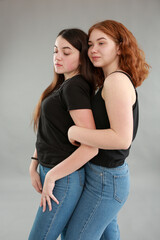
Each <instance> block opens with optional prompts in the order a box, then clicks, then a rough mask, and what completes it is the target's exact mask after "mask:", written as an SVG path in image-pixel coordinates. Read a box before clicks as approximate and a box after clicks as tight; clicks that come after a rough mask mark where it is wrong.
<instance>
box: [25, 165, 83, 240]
mask: <svg viewBox="0 0 160 240" xmlns="http://www.w3.org/2000/svg"><path fill="white" fill-rule="evenodd" d="M49 170H50V168H46V167H43V166H41V165H40V177H41V182H42V185H43V183H44V179H45V176H46V174H47V172H48V171H49ZM84 177H85V174H84V168H82V169H80V170H78V171H76V172H74V173H72V174H70V175H68V176H66V177H64V178H62V179H60V180H58V181H56V183H55V188H54V190H53V194H54V195H55V197H56V198H57V199H58V200H59V205H57V204H56V203H55V202H54V201H53V200H52V211H49V209H48V206H47V209H46V211H45V212H44V213H43V212H42V207H39V209H38V212H37V215H36V218H35V221H34V224H33V227H32V229H31V232H30V235H29V240H42V239H43V240H44V239H45V240H56V239H57V238H58V236H59V234H61V232H62V231H63V229H64V227H65V225H66V223H67V222H68V220H69V218H70V217H71V214H72V213H73V210H74V209H75V207H76V204H77V202H78V200H79V198H80V195H81V193H82V190H83V186H84Z"/></svg>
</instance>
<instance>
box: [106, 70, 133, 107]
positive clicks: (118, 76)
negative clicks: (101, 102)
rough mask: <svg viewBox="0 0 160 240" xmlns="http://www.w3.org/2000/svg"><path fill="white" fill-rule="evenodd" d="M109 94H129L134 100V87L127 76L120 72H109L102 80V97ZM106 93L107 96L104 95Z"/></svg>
mask: <svg viewBox="0 0 160 240" xmlns="http://www.w3.org/2000/svg"><path fill="white" fill-rule="evenodd" d="M108 93H109V95H110V94H116V95H117V94H118V95H126V94H127V95H130V96H131V97H132V99H133V102H134V101H135V89H134V87H133V84H132V82H131V80H130V79H129V77H128V76H126V75H125V74H124V73H121V72H115V73H112V74H110V75H109V76H108V77H107V78H106V79H105V81H104V85H103V90H102V97H103V98H106V97H107V96H108ZM106 95H107V96H106Z"/></svg>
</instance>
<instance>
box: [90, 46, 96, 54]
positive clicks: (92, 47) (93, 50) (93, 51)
mask: <svg viewBox="0 0 160 240" xmlns="http://www.w3.org/2000/svg"><path fill="white" fill-rule="evenodd" d="M89 51H90V53H96V52H97V46H96V45H92V46H91V47H90V48H89Z"/></svg>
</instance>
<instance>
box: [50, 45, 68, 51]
mask: <svg viewBox="0 0 160 240" xmlns="http://www.w3.org/2000/svg"><path fill="white" fill-rule="evenodd" d="M54 47H56V48H58V47H57V46H56V45H54ZM62 49H70V50H72V49H71V48H70V47H63V48H62Z"/></svg>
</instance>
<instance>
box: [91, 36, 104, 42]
mask: <svg viewBox="0 0 160 240" xmlns="http://www.w3.org/2000/svg"><path fill="white" fill-rule="evenodd" d="M99 40H107V39H106V38H104V37H101V38H98V39H97V40H96V41H99ZM88 42H91V41H88Z"/></svg>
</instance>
